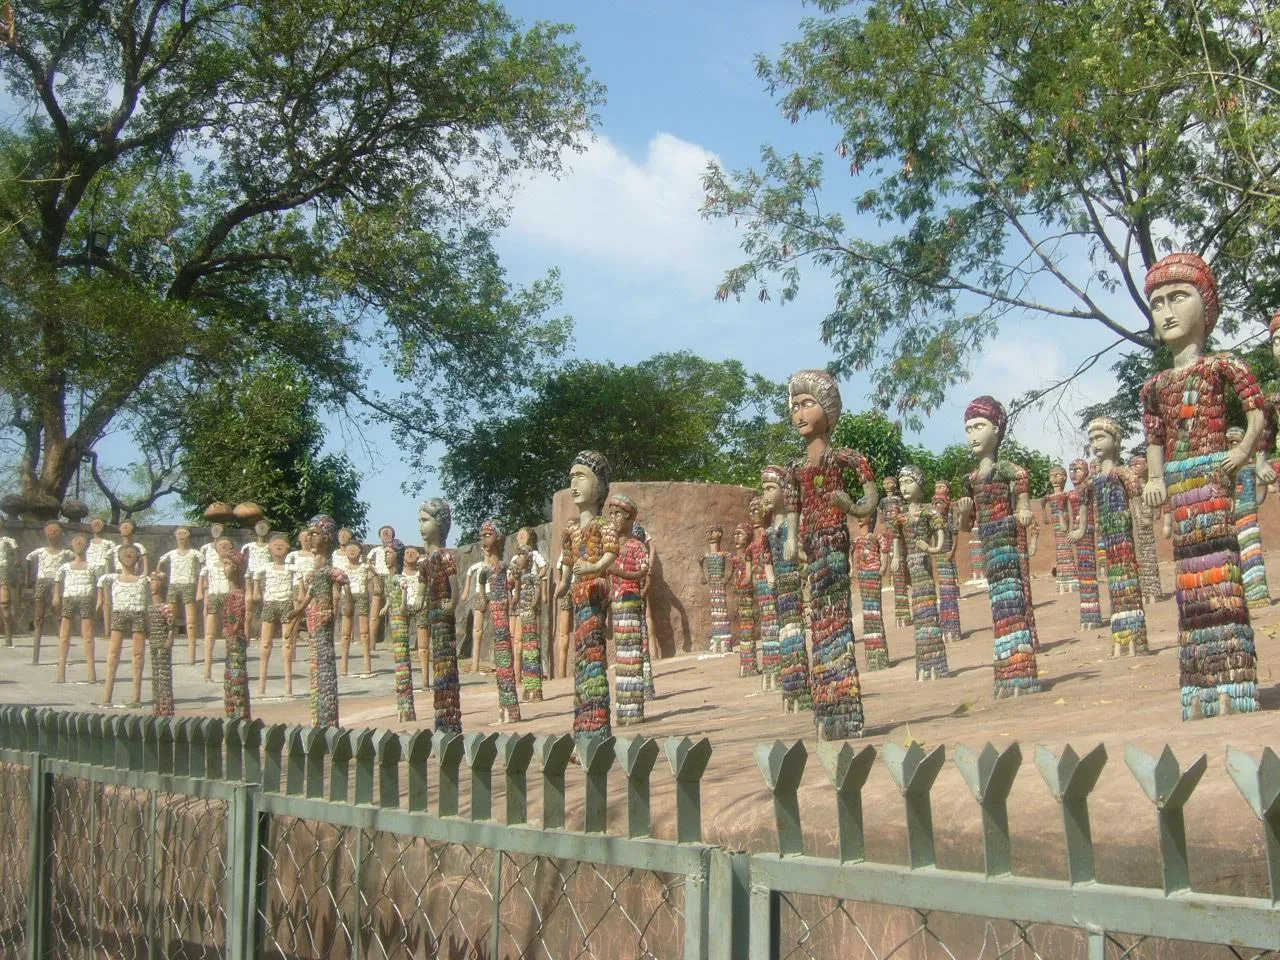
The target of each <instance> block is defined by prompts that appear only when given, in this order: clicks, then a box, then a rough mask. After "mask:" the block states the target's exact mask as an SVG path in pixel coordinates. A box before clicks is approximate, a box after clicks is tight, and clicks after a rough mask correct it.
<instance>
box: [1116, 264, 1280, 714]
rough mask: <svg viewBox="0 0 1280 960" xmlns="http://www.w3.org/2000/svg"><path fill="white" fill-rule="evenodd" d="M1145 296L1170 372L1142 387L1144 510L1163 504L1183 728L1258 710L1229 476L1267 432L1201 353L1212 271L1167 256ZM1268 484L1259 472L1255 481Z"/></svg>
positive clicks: (1247, 387)
mask: <svg viewBox="0 0 1280 960" xmlns="http://www.w3.org/2000/svg"><path fill="white" fill-rule="evenodd" d="M1145 292H1146V295H1147V298H1148V302H1149V305H1150V307H1151V317H1152V322H1153V324H1154V326H1155V330H1156V334H1157V335H1158V336H1159V337H1160V339H1161V340H1163V341H1164V342H1165V343H1167V344H1168V345H1169V347H1170V349H1171V350H1172V351H1173V368H1172V369H1170V370H1162V371H1160V372H1159V373H1157V374H1156V375H1155V376H1153V377H1152V378H1151V379H1149V380H1148V381H1147V382H1146V383H1145V384H1143V387H1142V394H1141V397H1142V414H1143V416H1142V422H1143V426H1144V428H1145V429H1146V435H1147V461H1148V463H1149V464H1150V474H1151V476H1150V479H1148V480H1147V485H1146V487H1145V489H1144V491H1143V497H1144V498H1145V499H1146V501H1147V505H1148V506H1149V507H1151V508H1152V509H1155V508H1157V507H1160V506H1162V505H1163V504H1164V503H1165V501H1166V500H1169V501H1170V504H1171V507H1172V510H1173V514H1174V518H1175V519H1176V521H1177V522H1176V523H1175V524H1174V529H1173V563H1174V571H1175V575H1176V585H1177V599H1178V645H1179V647H1180V648H1181V651H1180V656H1179V665H1180V672H1181V685H1182V696H1181V699H1182V719H1184V720H1192V719H1198V718H1200V717H1211V716H1215V715H1218V714H1228V713H1237V712H1240V713H1249V712H1252V711H1255V710H1257V709H1258V665H1257V653H1256V650H1255V647H1254V637H1253V627H1252V625H1251V624H1250V622H1249V609H1248V607H1247V606H1246V605H1245V600H1244V582H1243V579H1242V577H1241V574H1240V546H1239V542H1238V540H1237V539H1236V531H1235V524H1234V523H1233V522H1232V519H1233V518H1232V510H1231V499H1232V498H1231V494H1232V492H1233V490H1234V484H1235V473H1236V472H1237V471H1238V470H1239V469H1240V468H1241V467H1242V466H1244V465H1245V464H1246V463H1248V462H1249V458H1250V456H1251V455H1252V453H1253V450H1254V447H1255V445H1256V444H1257V442H1258V440H1259V438H1260V437H1261V436H1262V432H1263V429H1264V426H1265V419H1266V415H1265V412H1264V408H1265V406H1266V400H1265V399H1264V398H1263V396H1262V391H1261V390H1260V389H1259V387H1258V382H1257V380H1256V379H1255V378H1254V376H1253V373H1252V372H1251V371H1250V370H1249V367H1248V366H1247V365H1246V364H1245V363H1244V362H1243V361H1242V360H1240V359H1239V358H1238V357H1236V356H1234V355H1233V354H1229V353H1215V354H1206V353H1205V352H1204V347H1205V343H1206V341H1207V340H1208V338H1209V335H1210V334H1211V333H1212V332H1213V328H1214V325H1215V324H1216V323H1217V320H1218V310H1219V306H1218V285H1217V282H1216V281H1215V280H1214V277H1213V271H1212V270H1211V269H1210V268H1209V265H1208V264H1207V263H1205V262H1204V260H1202V259H1201V258H1200V257H1198V256H1196V255H1195V254H1192V253H1173V254H1170V255H1169V256H1167V257H1165V258H1164V259H1162V260H1160V261H1159V262H1158V263H1156V264H1155V266H1153V267H1152V268H1151V269H1150V270H1149V271H1148V272H1147V279H1146V284H1145ZM1228 387H1230V388H1231V389H1232V390H1233V391H1234V392H1235V395H1236V396H1237V397H1238V398H1239V400H1240V404H1241V406H1243V407H1244V411H1245V420H1246V427H1245V432H1244V439H1243V440H1241V441H1240V442H1239V443H1237V444H1235V445H1234V446H1231V445H1230V443H1229V442H1228V440H1227V429H1226V428H1227V424H1226V414H1227V405H1226V390H1227V388H1228ZM1274 479H1275V473H1274V471H1272V470H1271V468H1270V467H1269V466H1267V465H1266V464H1265V463H1264V464H1262V465H1261V466H1260V467H1259V469H1258V480H1259V481H1261V482H1262V483H1270V482H1271V481H1273V480H1274Z"/></svg>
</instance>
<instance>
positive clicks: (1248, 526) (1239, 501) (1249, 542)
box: [1235, 464, 1271, 610]
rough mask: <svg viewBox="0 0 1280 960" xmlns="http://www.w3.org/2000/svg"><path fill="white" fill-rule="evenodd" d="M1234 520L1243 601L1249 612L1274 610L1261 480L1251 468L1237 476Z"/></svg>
mask: <svg viewBox="0 0 1280 960" xmlns="http://www.w3.org/2000/svg"><path fill="white" fill-rule="evenodd" d="M1235 520H1236V539H1237V540H1239V541H1240V568H1241V575H1242V577H1243V579H1244V600H1245V603H1247V604H1248V605H1249V609H1250V610H1265V609H1266V608H1267V607H1269V606H1271V593H1270V591H1269V590H1268V588H1267V564H1266V562H1265V561H1264V560H1263V557H1262V527H1261V526H1259V525H1258V476H1257V474H1256V473H1255V472H1254V469H1253V467H1252V466H1251V465H1250V464H1245V465H1244V466H1243V467H1241V468H1240V470H1239V472H1237V473H1236V496H1235Z"/></svg>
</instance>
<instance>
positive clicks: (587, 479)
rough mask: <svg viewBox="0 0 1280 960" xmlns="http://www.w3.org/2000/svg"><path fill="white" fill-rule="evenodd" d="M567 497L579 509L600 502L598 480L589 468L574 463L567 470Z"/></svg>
mask: <svg viewBox="0 0 1280 960" xmlns="http://www.w3.org/2000/svg"><path fill="white" fill-rule="evenodd" d="M569 496H570V497H571V498H572V499H573V502H574V505H575V506H577V507H579V508H581V507H595V506H596V504H598V503H599V502H600V479H599V477H597V476H596V475H595V472H594V471H593V470H592V469H591V468H590V467H588V466H586V465H585V464H581V463H575V464H574V465H573V466H572V467H570V468H569Z"/></svg>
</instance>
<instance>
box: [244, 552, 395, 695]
mask: <svg viewBox="0 0 1280 960" xmlns="http://www.w3.org/2000/svg"><path fill="white" fill-rule="evenodd" d="M392 542H394V541H392ZM338 551H339V552H338V553H337V554H335V556H334V558H333V565H334V566H335V567H336V568H337V569H339V570H341V571H342V572H343V574H345V575H346V578H347V602H346V604H345V605H344V607H343V610H342V675H343V676H344V677H345V676H346V675H347V673H348V672H349V670H350V669H351V643H352V641H353V640H355V639H356V637H357V636H358V637H359V638H360V646H361V648H362V649H363V650H364V675H365V676H366V677H368V676H372V674H373V642H372V634H371V631H370V627H369V611H370V604H371V601H372V597H373V596H374V595H375V594H376V593H377V592H378V586H379V584H378V583H375V581H376V580H379V579H380V578H378V577H375V576H374V574H373V571H371V570H370V569H369V565H368V564H367V563H365V559H364V548H363V547H361V546H360V544H358V543H355V542H351V543H348V544H347V545H346V546H345V547H341V546H340V547H339V548H338ZM268 556H269V555H268ZM402 559H403V558H402ZM388 576H390V574H388ZM414 579H415V580H416V579H417V575H416V574H415V575H414ZM382 599H383V600H384V601H385V599H386V597H385V592H384V594H383V597H382ZM388 629H390V627H388Z"/></svg>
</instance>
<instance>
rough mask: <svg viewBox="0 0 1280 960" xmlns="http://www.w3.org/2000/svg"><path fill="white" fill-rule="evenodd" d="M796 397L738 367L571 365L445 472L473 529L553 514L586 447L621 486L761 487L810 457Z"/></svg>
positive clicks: (680, 362) (457, 448)
mask: <svg viewBox="0 0 1280 960" xmlns="http://www.w3.org/2000/svg"><path fill="white" fill-rule="evenodd" d="M785 398H786V389H785V388H784V387H783V386H782V385H780V384H776V383H771V382H770V381H768V380H766V379H764V378H763V377H760V376H758V375H749V374H748V373H747V372H746V370H745V369H744V367H743V366H742V364H741V363H738V362H737V361H735V360H726V361H719V362H713V361H708V360H703V359H701V358H699V357H697V356H694V355H693V354H691V353H685V352H681V353H670V354H658V355H657V356H654V357H650V358H649V359H648V360H642V361H641V362H640V363H637V364H635V365H633V366H616V365H614V364H612V363H593V362H590V361H583V360H579V361H572V362H570V363H568V364H567V365H566V366H565V368H564V369H563V370H561V371H559V372H558V373H555V374H554V375H552V376H549V377H547V378H546V379H544V380H543V381H542V382H541V383H540V384H539V385H538V388H537V389H536V390H535V391H534V392H533V393H532V394H531V395H530V396H528V397H527V398H525V399H524V400H522V401H521V402H520V403H519V404H518V406H517V407H516V410H515V412H514V413H513V414H512V415H511V416H499V417H493V418H489V419H486V420H482V421H481V422H479V423H477V424H476V425H475V428H474V429H473V430H472V431H471V433H470V435H469V436H467V437H466V438H465V439H463V440H462V441H461V442H459V443H455V444H453V445H452V446H451V447H450V448H449V451H448V452H447V453H446V454H445V456H444V458H443V461H442V464H441V480H442V483H443V486H444V490H445V494H446V496H448V497H449V498H450V499H451V500H452V501H453V506H454V516H455V517H457V518H458V520H459V525H460V526H461V528H462V529H463V531H464V535H465V533H466V531H474V530H476V529H477V528H478V527H479V525H480V523H481V522H483V521H484V520H485V519H487V518H489V517H498V518H500V519H502V520H504V521H506V522H507V523H508V524H509V525H511V526H518V525H520V524H526V523H537V522H540V521H541V520H543V519H544V518H545V517H546V516H547V510H548V507H549V505H550V502H551V498H552V496H553V495H554V494H555V492H556V491H557V490H559V489H561V488H562V487H564V486H565V485H566V483H567V479H568V471H569V465H570V461H571V459H572V457H573V456H574V454H575V453H577V452H578V451H579V450H581V449H586V448H591V449H597V450H599V451H601V452H602V453H604V454H605V455H606V456H607V457H608V458H609V461H610V464H611V466H612V468H613V476H614V478H616V479H618V480H685V481H707V482H716V483H739V484H743V485H745V486H753V487H754V486H756V485H757V484H758V483H759V482H760V470H761V468H762V467H764V466H765V465H766V464H768V463H776V462H785V461H786V460H788V459H790V458H791V457H793V456H794V455H795V454H796V453H797V452H798V451H799V443H798V438H797V437H796V435H795V431H794V430H793V429H792V428H791V425H790V423H789V422H787V419H786V415H785V406H786V401H785Z"/></svg>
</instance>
